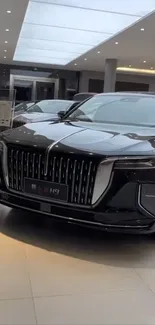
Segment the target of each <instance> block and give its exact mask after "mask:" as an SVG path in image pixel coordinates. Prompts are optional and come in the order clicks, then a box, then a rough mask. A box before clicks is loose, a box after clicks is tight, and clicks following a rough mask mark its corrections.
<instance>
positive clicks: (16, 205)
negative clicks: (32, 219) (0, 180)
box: [0, 190, 148, 230]
mask: <svg viewBox="0 0 155 325" xmlns="http://www.w3.org/2000/svg"><path fill="white" fill-rule="evenodd" d="M0 193H2V194H7V193H6V192H3V191H1V190H0ZM13 196H14V197H17V198H18V199H19V196H17V195H13ZM30 201H32V202H34V200H32V199H30ZM0 202H1V203H3V204H7V201H5V200H3V199H0ZM8 203H9V202H8ZM10 205H11V206H15V207H18V208H20V209H23V210H28V211H32V212H37V213H39V214H45V215H48V216H53V217H56V218H58V219H64V220H67V221H68V222H80V223H82V224H87V225H90V226H91V225H92V226H100V227H104V228H115V229H119V228H121V229H135V230H136V229H146V228H148V226H128V225H125V226H123V225H118V226H117V225H112V224H108V225H107V224H104V223H101V222H95V221H87V220H82V219H75V218H70V217H69V218H68V217H64V216H61V215H57V214H52V213H48V212H44V211H39V210H35V209H30V208H28V207H24V208H23V206H20V205H18V204H14V203H11V204H10ZM51 205H52V204H51Z"/></svg>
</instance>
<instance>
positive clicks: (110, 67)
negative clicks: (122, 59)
mask: <svg viewBox="0 0 155 325" xmlns="http://www.w3.org/2000/svg"><path fill="white" fill-rule="evenodd" d="M116 69H117V60H116V59H107V60H106V62H105V74H104V92H105V93H109V92H114V91H115V83H116Z"/></svg>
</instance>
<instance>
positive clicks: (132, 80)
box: [79, 71, 155, 92]
mask: <svg viewBox="0 0 155 325" xmlns="http://www.w3.org/2000/svg"><path fill="white" fill-rule="evenodd" d="M103 86H104V72H94V71H83V72H81V76H80V83H79V91H80V92H87V91H91V92H101V91H102V89H103ZM121 90H122V91H123V90H124V91H125V90H128V91H133V90H135V91H147V90H149V91H155V75H153V76H152V75H150V76H148V75H147V76H146V75H133V74H124V73H117V76H116V91H121Z"/></svg>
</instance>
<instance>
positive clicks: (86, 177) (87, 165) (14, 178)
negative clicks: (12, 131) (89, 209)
mask: <svg viewBox="0 0 155 325" xmlns="http://www.w3.org/2000/svg"><path fill="white" fill-rule="evenodd" d="M44 167H45V152H44V151H42V152H41V151H32V150H29V149H23V148H15V147H11V146H9V147H8V182H9V188H10V189H12V190H15V191H18V192H24V178H26V177H28V178H30V179H37V180H44V181H45V180H46V181H49V182H54V183H59V184H66V185H68V203H74V204H79V205H91V201H92V196H93V190H94V183H95V178H96V172H97V167H98V162H96V161H95V160H93V159H89V157H88V158H87V157H86V158H84V157H78V156H77V157H75V156H69V155H66V154H63V153H55V152H53V151H51V153H50V155H49V161H48V173H47V176H46V177H45V176H44Z"/></svg>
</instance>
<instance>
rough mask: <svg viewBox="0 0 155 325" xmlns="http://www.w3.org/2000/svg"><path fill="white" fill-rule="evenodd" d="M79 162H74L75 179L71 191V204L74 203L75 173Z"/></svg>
mask: <svg viewBox="0 0 155 325" xmlns="http://www.w3.org/2000/svg"><path fill="white" fill-rule="evenodd" d="M76 165H77V160H75V162H74V167H73V178H72V189H71V202H74V199H75V198H74V187H75V173H76Z"/></svg>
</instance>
